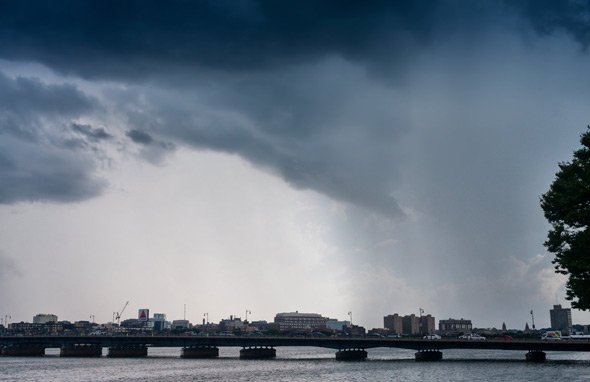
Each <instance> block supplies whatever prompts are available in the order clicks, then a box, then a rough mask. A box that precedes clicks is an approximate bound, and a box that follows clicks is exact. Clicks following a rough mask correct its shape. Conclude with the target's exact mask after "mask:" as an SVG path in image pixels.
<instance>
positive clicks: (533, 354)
mask: <svg viewBox="0 0 590 382" xmlns="http://www.w3.org/2000/svg"><path fill="white" fill-rule="evenodd" d="M546 360H547V355H546V354H545V352H544V351H541V350H529V352H528V353H526V361H527V362H536V363H543V362H545V361H546Z"/></svg>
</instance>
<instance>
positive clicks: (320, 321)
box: [274, 312, 328, 330]
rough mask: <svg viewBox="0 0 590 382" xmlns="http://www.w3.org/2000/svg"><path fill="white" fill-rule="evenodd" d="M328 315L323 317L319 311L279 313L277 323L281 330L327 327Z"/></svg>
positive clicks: (276, 317) (276, 318)
mask: <svg viewBox="0 0 590 382" xmlns="http://www.w3.org/2000/svg"><path fill="white" fill-rule="evenodd" d="M327 320H328V318H327V317H322V315H321V314H318V313H299V312H291V313H277V314H276V316H275V321H274V322H275V324H277V325H278V326H279V330H312V329H325V328H326V321H327Z"/></svg>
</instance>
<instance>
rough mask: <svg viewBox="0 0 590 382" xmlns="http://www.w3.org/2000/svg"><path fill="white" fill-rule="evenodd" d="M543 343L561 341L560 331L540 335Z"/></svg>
mask: <svg viewBox="0 0 590 382" xmlns="http://www.w3.org/2000/svg"><path fill="white" fill-rule="evenodd" d="M541 339H542V340H543V341H561V331H559V330H550V331H548V332H545V333H543V334H542V335H541Z"/></svg>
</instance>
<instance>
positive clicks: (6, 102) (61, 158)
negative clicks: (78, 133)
mask: <svg viewBox="0 0 590 382" xmlns="http://www.w3.org/2000/svg"><path fill="white" fill-rule="evenodd" d="M95 103H96V100H93V99H92V98H90V97H88V96H86V95H85V94H84V93H83V92H81V91H79V90H78V89H77V88H75V87H74V86H72V85H68V84H65V85H49V84H45V83H43V82H42V81H40V80H38V79H35V78H24V77H18V78H15V79H13V78H10V77H7V76H6V75H4V74H3V73H0V153H1V154H0V179H1V180H2V181H1V182H0V203H2V204H6V203H15V202H18V201H31V200H53V201H62V202H67V201H74V200H82V199H86V198H88V197H91V196H95V195H97V194H98V193H99V192H100V190H102V188H103V187H104V184H103V182H102V181H101V180H99V179H96V178H95V177H94V176H93V175H92V172H93V170H94V168H95V166H94V163H93V161H92V160H91V159H90V157H89V155H88V154H87V153H86V152H82V151H72V150H71V149H69V148H68V147H71V146H68V144H67V142H68V141H67V126H68V125H70V124H71V121H72V120H73V119H75V118H78V117H80V116H83V115H85V114H88V113H91V112H93V111H94V110H95V109H96V108H97V105H95ZM81 126H82V125H79V129H80V128H81ZM83 129H84V128H82V130H83ZM92 131H93V130H89V131H87V132H92ZM94 132H95V133H96V131H94ZM98 135H99V136H100V135H101V134H100V133H99V134H98Z"/></svg>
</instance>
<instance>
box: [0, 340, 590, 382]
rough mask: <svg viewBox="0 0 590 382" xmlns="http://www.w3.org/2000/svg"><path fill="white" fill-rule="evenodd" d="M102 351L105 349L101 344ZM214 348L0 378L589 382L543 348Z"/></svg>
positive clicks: (587, 371) (589, 361) (47, 381)
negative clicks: (534, 353)
mask: <svg viewBox="0 0 590 382" xmlns="http://www.w3.org/2000/svg"><path fill="white" fill-rule="evenodd" d="M105 350H106V349H105ZM238 353H239V348H220V357H219V358H218V359H213V360H198V359H181V358H179V355H180V349H177V348H152V349H149V356H148V358H144V359H111V358H106V357H102V358H89V359H80V358H60V357H59V355H58V354H59V352H58V350H57V349H48V350H47V356H45V357H40V358H18V357H0V381H19V382H20V381H22V382H28V381H44V382H52V381H60V382H61V381H63V382H80V381H163V382H171V381H237V382H240V381H338V382H342V381H535V382H539V381H552V382H555V381H590V354H586V353H567V352H548V353H547V357H548V359H549V360H548V362H546V363H544V364H529V363H526V362H524V352H522V351H483V350H482V351H466V350H446V351H443V353H444V359H443V360H442V361H441V362H434V363H417V362H415V361H414V352H413V351H409V350H399V349H369V360H367V361H365V362H336V361H335V360H334V351H332V350H329V349H318V348H286V347H285V348H283V347H281V348H277V358H276V359H274V360H264V361H251V360H240V359H238Z"/></svg>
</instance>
